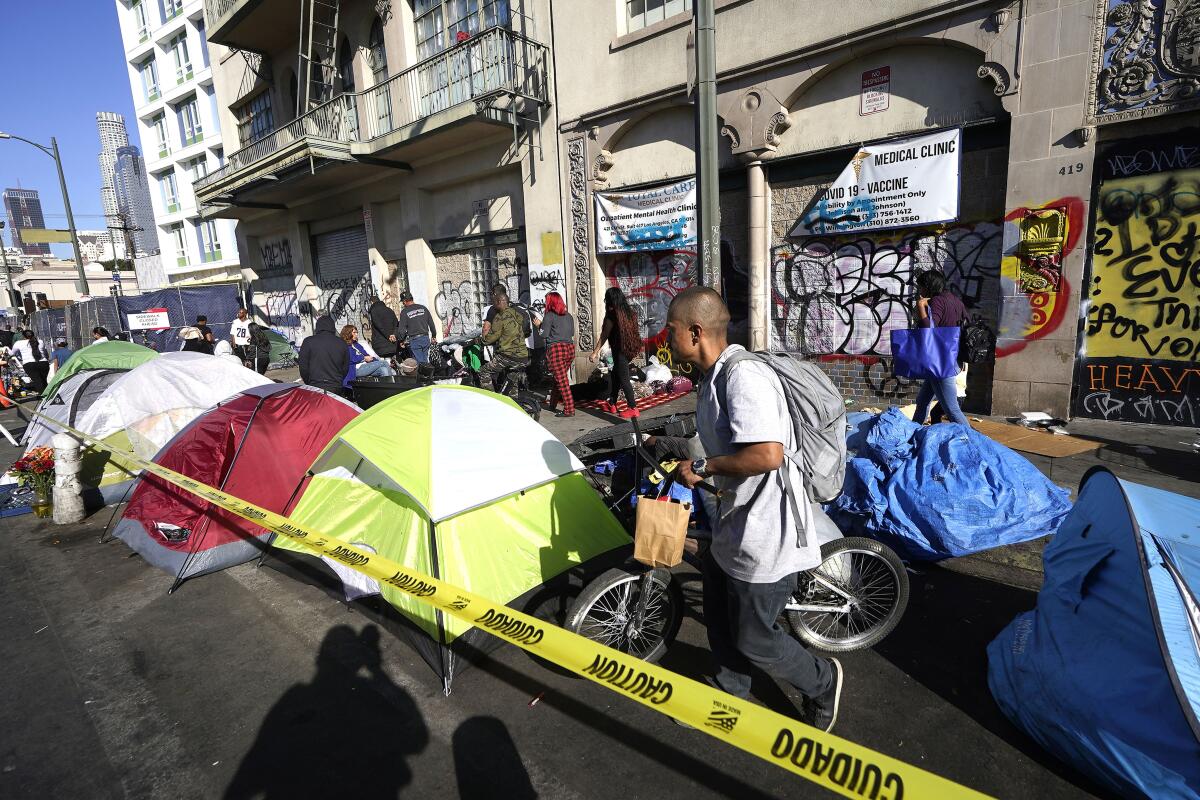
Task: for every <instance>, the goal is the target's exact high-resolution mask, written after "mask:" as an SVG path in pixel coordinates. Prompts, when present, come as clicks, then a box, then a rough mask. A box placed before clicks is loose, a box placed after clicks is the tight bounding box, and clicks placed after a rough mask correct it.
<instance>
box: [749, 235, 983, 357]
mask: <svg viewBox="0 0 1200 800" xmlns="http://www.w3.org/2000/svg"><path fill="white" fill-rule="evenodd" d="M1001 248H1002V228H1001V226H1000V225H999V224H997V223H994V222H977V223H973V224H962V225H955V226H952V227H949V228H933V229H929V228H925V229H920V230H915V231H905V232H902V233H895V234H882V235H881V234H876V235H873V236H866V237H857V238H833V237H826V236H813V237H806V238H803V239H799V240H797V242H796V244H795V246H791V245H785V246H783V247H776V248H775V251H774V253H773V257H772V290H773V291H772V300H773V302H772V309H771V317H772V330H773V341H772V347H773V348H774V349H779V350H786V351H789V352H798V353H803V354H805V355H829V354H839V355H852V356H862V355H866V356H887V355H890V354H891V332H892V331H893V330H903V329H906V328H908V327H910V326H911V324H912V314H913V308H914V295H913V291H914V290H913V281H914V279H915V278H916V276H917V275H918V274H919V273H921V272H923V271H925V270H928V269H933V268H937V269H941V270H942V271H943V272H945V274H946V277H947V280H948V281H949V283H950V285H951V286H952V287H953V288H954V289H955V291H957V292H958V293H959V295H960V296H961V297H962V298H963V301H964V302H965V303H966V305H967V306H968V308H973V309H979V310H980V311H981V312H983V313H985V314H986V312H987V311H988V310H989V309H990V308H991V307H994V303H993V302H992V301H993V300H994V299H995V297H996V296H997V295H996V293H997V287H996V283H997V278H998V276H999V274H1000V257H1001Z"/></svg>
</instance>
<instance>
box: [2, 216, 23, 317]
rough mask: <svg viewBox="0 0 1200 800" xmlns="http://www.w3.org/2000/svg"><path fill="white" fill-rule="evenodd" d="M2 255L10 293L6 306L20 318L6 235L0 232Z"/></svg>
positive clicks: (5, 301) (6, 298)
mask: <svg viewBox="0 0 1200 800" xmlns="http://www.w3.org/2000/svg"><path fill="white" fill-rule="evenodd" d="M3 227H4V223H3V222H0V228H3ZM0 255H2V256H3V257H4V283H5V285H6V287H7V289H8V293H7V294H6V295H5V297H4V306H5V307H6V308H7V309H8V310H9V311H11V312H12V317H13V319H20V316H21V312H20V310H18V309H17V307H16V306H14V305H13V292H14V289H13V282H12V272H10V271H9V269H8V249H7V248H6V247H5V246H4V235H3V234H2V233H0Z"/></svg>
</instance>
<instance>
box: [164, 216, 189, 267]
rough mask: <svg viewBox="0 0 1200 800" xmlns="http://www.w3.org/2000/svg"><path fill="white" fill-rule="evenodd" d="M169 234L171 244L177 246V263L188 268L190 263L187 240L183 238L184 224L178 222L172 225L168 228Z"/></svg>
mask: <svg viewBox="0 0 1200 800" xmlns="http://www.w3.org/2000/svg"><path fill="white" fill-rule="evenodd" d="M167 233H169V234H170V236H171V243H172V244H174V245H175V263H176V264H178V265H179V266H181V267H186V266H187V263H188V255H187V239H185V238H184V236H183V223H182V222H177V223H175V224H174V225H171V226H170V227H168V228H167Z"/></svg>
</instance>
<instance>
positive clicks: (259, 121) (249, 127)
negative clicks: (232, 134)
mask: <svg viewBox="0 0 1200 800" xmlns="http://www.w3.org/2000/svg"><path fill="white" fill-rule="evenodd" d="M234 116H236V117H237V121H238V141H239V142H241V144H242V147H245V146H246V145H248V144H250V143H251V142H257V141H258V140H259V139H261V138H262V137H264V136H266V135H267V134H268V133H270V132H271V131H273V130H275V118H274V116H273V115H272V114H271V93H270V92H262V93H260V94H257V95H255V96H254V97H253V98H252V99H250V100H249V101H248V102H245V103H243V104H242V105H240V106H238V107H237V108H236V109H234Z"/></svg>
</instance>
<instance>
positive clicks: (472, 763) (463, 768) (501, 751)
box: [453, 717, 538, 800]
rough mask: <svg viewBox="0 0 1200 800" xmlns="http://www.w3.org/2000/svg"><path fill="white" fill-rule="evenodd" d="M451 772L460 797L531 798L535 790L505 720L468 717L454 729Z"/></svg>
mask: <svg viewBox="0 0 1200 800" xmlns="http://www.w3.org/2000/svg"><path fill="white" fill-rule="evenodd" d="M453 746H454V775H455V777H456V778H457V779H458V796H459V798H461V800H485V799H488V800H490V798H493V797H503V798H506V800H534V798H536V797H537V796H538V795H537V792H535V791H534V790H533V784H532V783H531V782H530V780H529V773H528V772H526V771H525V765H524V763H522V761H521V754H520V753H518V752H517V746H516V744H515V743H514V742H513V740H512V737H511V736H510V735H509V733H508V728H507V727H505V725H504V723H503V722H501V721H500V720H498V719H496V718H495V717H471V718H470V719H468V720H464V721H463V723H462V724H461V725H459V726H458V728H457V729H456V730H455V731H454V740H453Z"/></svg>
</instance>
